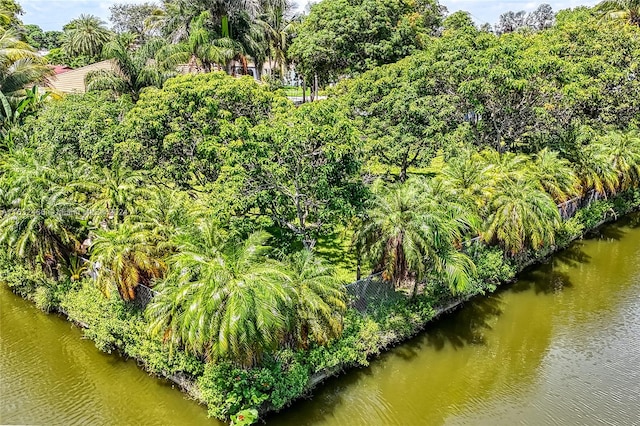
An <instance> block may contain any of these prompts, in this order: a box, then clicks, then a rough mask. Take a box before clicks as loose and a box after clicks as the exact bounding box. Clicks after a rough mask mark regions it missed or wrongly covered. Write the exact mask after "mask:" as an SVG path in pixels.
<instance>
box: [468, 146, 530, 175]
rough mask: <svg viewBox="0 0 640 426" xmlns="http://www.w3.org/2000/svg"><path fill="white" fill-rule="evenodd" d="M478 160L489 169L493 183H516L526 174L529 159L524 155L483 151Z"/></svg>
mask: <svg viewBox="0 0 640 426" xmlns="http://www.w3.org/2000/svg"><path fill="white" fill-rule="evenodd" d="M478 158H479V159H481V161H483V163H484V164H485V166H488V167H489V169H490V170H491V172H492V173H493V175H494V179H493V181H495V182H506V181H510V182H517V181H519V180H521V179H522V178H523V177H524V176H525V175H526V174H527V172H528V167H527V166H528V164H529V157H527V156H526V155H522V154H515V153H513V152H500V151H496V150H495V149H485V150H483V151H482V152H480V155H479V157H478Z"/></svg>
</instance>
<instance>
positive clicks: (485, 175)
mask: <svg viewBox="0 0 640 426" xmlns="http://www.w3.org/2000/svg"><path fill="white" fill-rule="evenodd" d="M436 163H438V164H442V167H439V169H440V171H441V173H440V175H439V176H438V179H439V180H440V181H442V182H443V183H444V185H446V186H447V187H448V188H449V190H450V191H451V192H452V193H453V195H455V196H456V197H457V199H458V200H459V201H460V202H461V203H465V204H468V205H469V206H470V207H472V206H473V207H474V210H478V211H483V210H484V209H485V207H486V204H487V202H488V200H490V199H491V197H492V195H493V193H494V192H495V184H496V176H495V173H493V165H492V164H490V163H487V162H486V161H485V160H484V159H482V158H481V157H480V156H479V154H477V153H473V152H472V151H470V150H469V151H465V152H462V153H461V154H459V155H456V156H455V157H452V158H450V159H448V160H447V161H446V162H445V161H444V159H442V158H438V157H437V158H436V159H434V164H436Z"/></svg>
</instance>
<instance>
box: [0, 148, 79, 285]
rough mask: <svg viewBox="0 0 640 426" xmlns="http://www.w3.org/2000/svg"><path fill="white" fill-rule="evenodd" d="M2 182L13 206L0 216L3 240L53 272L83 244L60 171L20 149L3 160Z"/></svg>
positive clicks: (17, 253) (14, 253)
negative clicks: (77, 232) (78, 235)
mask: <svg viewBox="0 0 640 426" xmlns="http://www.w3.org/2000/svg"><path fill="white" fill-rule="evenodd" d="M1 170H2V174H3V180H2V183H1V184H2V186H3V192H5V198H6V201H7V202H8V204H9V205H10V206H11V207H12V209H11V210H10V211H9V212H8V213H7V214H5V215H4V216H3V217H2V218H1V220H0V244H2V245H4V246H5V247H6V248H8V250H9V255H10V256H11V257H13V258H17V259H20V260H22V261H24V262H26V263H28V264H30V265H31V266H36V265H39V266H41V267H43V268H44V270H45V271H46V272H47V273H48V274H49V275H51V276H55V275H56V274H57V273H58V266H59V265H60V264H64V263H66V261H67V260H68V257H69V254H70V253H72V252H73V251H75V250H76V249H77V247H78V245H79V243H78V241H77V239H76V237H75V233H74V231H75V229H76V228H77V224H76V223H75V222H76V218H75V217H74V215H73V214H71V213H72V212H74V211H75V204H73V203H72V202H71V201H69V200H70V197H69V192H68V191H67V190H66V188H65V185H63V184H61V181H64V180H65V179H64V178H60V176H59V175H58V173H59V172H58V171H56V170H54V169H52V168H49V167H47V166H43V165H41V164H39V163H38V162H37V161H35V160H34V159H33V157H32V156H31V155H30V154H27V153H16V154H14V155H12V156H11V157H10V158H9V160H8V161H5V162H3V163H2V167H1Z"/></svg>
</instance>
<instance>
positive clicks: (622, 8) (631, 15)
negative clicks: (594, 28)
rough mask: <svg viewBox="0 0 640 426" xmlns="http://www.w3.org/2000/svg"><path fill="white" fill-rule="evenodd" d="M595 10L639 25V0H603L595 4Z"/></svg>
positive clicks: (609, 16)
mask: <svg viewBox="0 0 640 426" xmlns="http://www.w3.org/2000/svg"><path fill="white" fill-rule="evenodd" d="M597 10H599V11H601V12H603V13H604V16H606V17H608V18H612V19H624V20H626V21H627V22H629V23H630V24H632V25H637V26H640V0H605V1H603V2H600V3H599V4H598V5H597Z"/></svg>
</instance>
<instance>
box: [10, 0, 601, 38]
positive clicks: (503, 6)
mask: <svg viewBox="0 0 640 426" xmlns="http://www.w3.org/2000/svg"><path fill="white" fill-rule="evenodd" d="M145 1H150V0H63V1H61V0H18V2H19V3H20V4H21V5H22V8H23V9H24V11H25V14H24V15H23V16H22V21H23V22H24V23H25V24H36V25H39V26H40V27H42V28H43V29H44V30H45V31H48V30H61V29H62V26H63V25H64V24H66V23H67V22H69V21H70V20H71V19H73V18H76V17H78V15H80V14H81V13H89V14H92V15H97V16H99V17H101V18H102V19H104V20H105V21H107V20H108V19H109V6H111V5H112V4H114V3H144V2H145ZM440 3H441V4H443V5H445V6H446V7H447V8H448V9H449V12H455V11H457V10H465V11H467V12H470V13H471V15H472V16H473V18H474V20H475V21H476V22H477V23H478V24H484V23H489V24H492V25H493V24H495V23H496V22H497V21H498V17H499V16H500V14H502V13H504V12H506V11H509V10H513V11H519V10H526V11H531V10H533V9H535V8H536V7H537V6H538V5H539V4H540V3H549V4H550V5H551V6H552V7H553V10H555V11H558V10H561V9H566V8H570V7H575V6H580V5H585V6H593V5H594V4H596V3H598V1H597V0H596V1H593V0H564V1H554V0H540V2H536V1H521V0H515V1H492V0H440ZM298 4H300V5H304V4H306V0H298Z"/></svg>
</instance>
